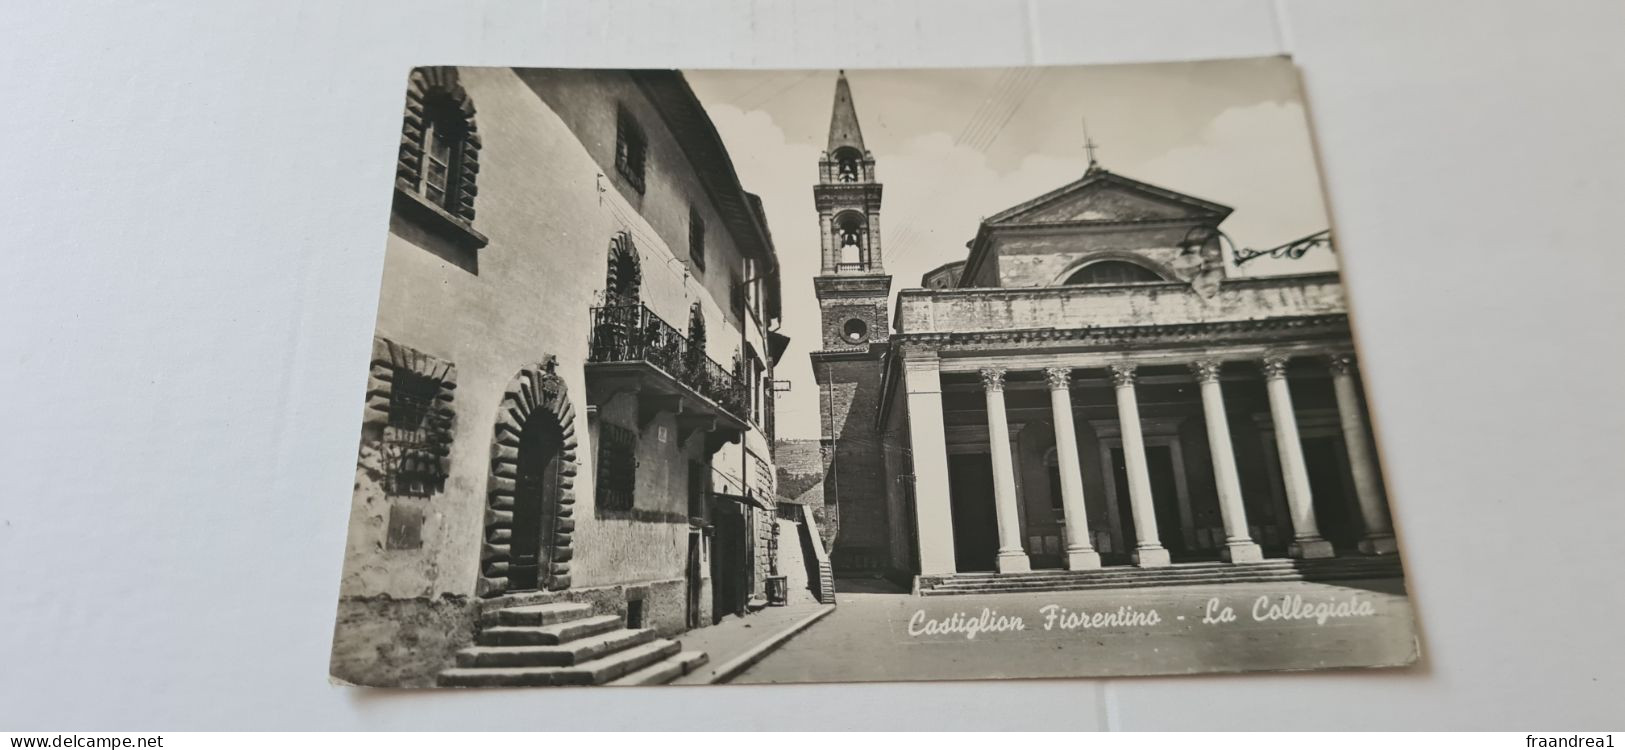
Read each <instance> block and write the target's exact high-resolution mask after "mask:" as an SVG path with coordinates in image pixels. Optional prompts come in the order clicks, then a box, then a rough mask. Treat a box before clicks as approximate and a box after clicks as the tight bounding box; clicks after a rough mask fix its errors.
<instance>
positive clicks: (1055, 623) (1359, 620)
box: [733, 580, 1414, 684]
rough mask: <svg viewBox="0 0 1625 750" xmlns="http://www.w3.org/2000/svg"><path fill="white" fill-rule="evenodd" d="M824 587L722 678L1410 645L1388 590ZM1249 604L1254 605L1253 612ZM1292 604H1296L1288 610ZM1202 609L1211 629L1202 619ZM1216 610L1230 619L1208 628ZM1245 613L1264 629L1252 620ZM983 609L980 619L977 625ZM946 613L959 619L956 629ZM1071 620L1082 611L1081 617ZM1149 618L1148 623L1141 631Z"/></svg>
mask: <svg viewBox="0 0 1625 750" xmlns="http://www.w3.org/2000/svg"><path fill="white" fill-rule="evenodd" d="M836 590H837V591H838V592H839V593H838V599H839V606H838V607H837V608H836V610H835V612H834V614H832V615H830V616H829V617H826V618H824V619H823V620H822V621H820V622H818V623H817V624H815V625H813V626H812V627H810V628H808V629H807V630H806V631H805V632H803V633H801V634H799V635H797V636H796V637H794V638H792V639H791V640H790V641H789V642H787V643H786V644H785V645H784V646H782V647H780V648H779V649H778V650H776V651H774V652H773V653H771V654H769V655H768V656H767V657H766V658H765V659H763V660H762V661H761V662H760V663H758V664H756V665H755V666H753V667H752V668H751V669H749V670H747V671H746V672H744V673H743V674H741V675H740V676H739V677H738V678H736V679H734V680H733V682H734V683H739V684H743V683H773V682H830V681H891V680H952V679H986V678H997V677H1078V676H1112V675H1145V674H1182V673H1192V672H1205V671H1216V672H1223V671H1235V670H1242V669H1246V670H1272V669H1310V668H1329V667H1349V666H1370V665H1381V664H1397V663H1402V662H1404V661H1406V660H1407V657H1408V655H1409V654H1410V652H1411V650H1412V648H1413V645H1412V644H1413V641H1414V636H1413V630H1412V626H1411V605H1410V602H1409V600H1408V599H1407V598H1406V597H1405V595H1404V593H1403V590H1402V589H1401V584H1400V582H1399V581H1397V580H1380V581H1350V582H1340V583H1338V584H1328V583H1304V582H1287V583H1269V584H1231V585H1223V586H1186V587H1168V588H1156V589H1139V590H1108V591H1074V592H1055V593H1033V594H1025V593H1018V594H1010V593H1001V594H989V595H980V596H936V597H917V596H911V595H909V594H908V593H907V592H904V591H901V590H899V589H896V588H893V587H892V586H891V585H890V584H887V583H885V582H883V581H873V580H842V581H840V582H838V583H837V585H836ZM1261 597H1262V598H1264V600H1265V603H1264V604H1259V599H1260V598H1261ZM1293 597H1301V605H1300V607H1299V608H1297V609H1294V608H1293V605H1292V601H1293ZM1214 599H1217V604H1216V605H1215V608H1214V611H1213V617H1212V618H1211V619H1212V620H1215V621H1214V622H1208V623H1204V622H1203V620H1204V616H1205V615H1206V614H1207V610H1208V607H1209V602H1210V600H1214ZM1323 603H1324V604H1326V605H1329V606H1328V607H1327V608H1324V609H1325V614H1326V615H1327V616H1326V617H1325V620H1324V622H1323V623H1321V622H1320V621H1319V618H1318V614H1320V613H1317V612H1316V611H1315V610H1314V609H1313V608H1314V607H1315V606H1316V605H1320V604H1323ZM1339 603H1341V604H1342V605H1343V606H1342V607H1341V608H1339V607H1338V606H1336V605H1338V604H1339ZM1226 606H1228V607H1229V608H1230V609H1231V611H1232V613H1233V614H1234V616H1235V619H1234V620H1233V621H1220V620H1224V618H1223V616H1222V608H1223V607H1226ZM1046 607H1049V609H1045V608H1046ZM1255 607H1256V612H1257V614H1258V616H1260V617H1261V618H1264V619H1262V620H1258V619H1255ZM984 608H985V609H987V610H988V611H989V612H990V614H989V615H987V617H986V618H985V619H981V618H983V610H984ZM1152 612H1155V617H1154V618H1153V617H1152V615H1151V613H1152ZM922 613H923V614H922ZM955 613H962V616H961V617H960V618H958V619H957V620H956V619H954V617H953V616H954V615H955ZM1080 613H1087V615H1086V617H1087V620H1085V619H1084V618H1080V616H1079V615H1080ZM1283 615H1287V616H1292V617H1291V619H1283V617H1282V616H1283ZM1000 618H1003V619H1002V620H1001V619H1000ZM1015 618H1019V619H1020V622H1019V623H1017V622H1015ZM979 619H980V622H981V623H983V624H984V626H983V627H981V628H980V632H975V633H974V637H967V636H968V635H970V633H969V632H968V631H969V630H971V628H972V627H973V626H972V625H968V624H967V623H968V622H969V621H972V620H979ZM1150 619H1155V620H1157V622H1156V623H1155V624H1150V623H1149V622H1148V620H1150ZM1113 620H1119V621H1123V620H1127V621H1130V622H1129V623H1128V624H1117V623H1114V622H1112V621H1113ZM929 623H946V624H947V626H948V629H949V631H950V632H937V631H938V630H939V628H936V627H933V626H931V625H929ZM1018 624H1019V626H1020V628H1019V629H1017V627H1016V626H1017V625H1018ZM1046 625H1048V626H1049V627H1048V628H1046ZM1069 625H1070V627H1068V626H1069ZM1001 627H1002V628H1004V629H1000V628H1001ZM911 630H912V631H913V633H914V634H913V635H911V634H910V632H911ZM925 631H931V632H925Z"/></svg>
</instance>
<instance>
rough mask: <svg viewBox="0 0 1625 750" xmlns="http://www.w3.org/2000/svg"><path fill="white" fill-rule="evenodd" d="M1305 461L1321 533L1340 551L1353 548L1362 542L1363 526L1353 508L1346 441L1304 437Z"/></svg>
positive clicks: (1352, 550)
mask: <svg viewBox="0 0 1625 750" xmlns="http://www.w3.org/2000/svg"><path fill="white" fill-rule="evenodd" d="M1303 462H1304V465H1305V466H1306V467H1307V468H1308V470H1309V493H1310V496H1311V497H1312V498H1313V501H1314V506H1315V525H1316V526H1318V527H1319V528H1320V535H1321V537H1323V538H1324V539H1326V541H1328V542H1331V543H1332V547H1333V548H1334V549H1336V550H1337V551H1338V553H1340V554H1341V553H1345V552H1348V553H1352V552H1354V551H1355V550H1356V549H1357V548H1358V547H1359V544H1360V526H1359V523H1358V520H1357V519H1356V518H1355V515H1356V514H1355V513H1354V512H1353V505H1354V503H1353V498H1354V492H1353V490H1352V489H1351V487H1350V485H1351V484H1352V482H1353V479H1352V476H1351V475H1350V473H1349V469H1348V453H1347V451H1346V450H1345V449H1344V447H1343V441H1342V440H1341V439H1339V438H1336V437H1306V438H1304V439H1303Z"/></svg>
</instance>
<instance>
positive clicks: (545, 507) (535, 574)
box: [508, 411, 564, 591]
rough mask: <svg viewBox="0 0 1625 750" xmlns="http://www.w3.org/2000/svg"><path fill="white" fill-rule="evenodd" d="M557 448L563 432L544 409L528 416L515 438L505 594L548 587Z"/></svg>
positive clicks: (561, 445)
mask: <svg viewBox="0 0 1625 750" xmlns="http://www.w3.org/2000/svg"><path fill="white" fill-rule="evenodd" d="M563 448H564V431H563V430H562V429H561V428H560V427H559V424H558V422H557V421H555V420H553V419H551V418H549V415H548V414H547V413H546V412H545V411H537V412H536V413H534V414H533V415H532V416H531V419H530V420H529V421H528V422H526V424H525V429H524V434H523V435H521V436H520V438H519V460H518V474H517V476H516V477H515V479H514V505H513V532H512V533H513V537H512V539H511V541H510V544H511V545H512V546H511V547H510V548H509V549H510V555H511V558H510V561H509V565H508V590H509V591H525V590H529V589H535V588H543V587H546V586H547V585H548V584H550V583H551V580H549V579H551V577H552V573H551V568H552V565H551V563H552V562H553V553H554V548H555V544H554V532H555V531H556V530H557V526H558V518H559V495H560V486H559V469H560V466H561V463H562V459H563V456H562V453H563Z"/></svg>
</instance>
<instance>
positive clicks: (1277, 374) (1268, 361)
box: [1263, 354, 1289, 380]
mask: <svg viewBox="0 0 1625 750" xmlns="http://www.w3.org/2000/svg"><path fill="white" fill-rule="evenodd" d="M1288 361H1289V358H1288V357H1287V356H1286V355H1285V354H1266V355H1264V364H1263V369H1264V379H1265V380H1282V379H1285V378H1286V365H1287V362H1288Z"/></svg>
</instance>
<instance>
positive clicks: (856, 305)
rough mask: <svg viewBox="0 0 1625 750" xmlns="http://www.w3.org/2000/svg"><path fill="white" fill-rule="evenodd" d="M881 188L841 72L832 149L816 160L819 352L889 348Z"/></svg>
mask: <svg viewBox="0 0 1625 750" xmlns="http://www.w3.org/2000/svg"><path fill="white" fill-rule="evenodd" d="M880 192H881V186H880V183H879V182H877V181H876V180H875V157H874V154H871V153H869V150H868V149H866V148H864V147H863V129H862V128H860V127H859V126H858V112H857V108H856V107H854V106H853V103H852V87H851V86H850V85H849V84H848V83H847V82H846V71H841V73H840V77H839V78H837V79H836V80H835V105H834V107H833V109H832V111H831V113H830V118H829V147H828V148H827V149H826V150H825V151H824V153H823V155H822V157H821V158H820V159H819V160H818V184H817V185H814V186H813V203H814V204H815V205H816V206H817V207H818V226H819V230H820V232H821V234H822V243H821V247H822V248H823V257H822V261H823V262H822V264H821V266H820V271H819V275H818V277H817V278H816V279H814V280H813V284H814V287H815V288H816V290H817V292H818V304H819V308H820V309H821V312H822V315H823V324H824V326H823V328H824V336H823V343H824V349H826V350H832V349H850V348H852V347H860V346H861V347H865V348H867V347H868V345H869V344H871V343H883V342H885V341H886V334H887V331H888V330H889V329H890V327H891V326H889V325H888V324H887V310H886V302H887V298H888V297H889V296H890V294H891V277H890V276H888V275H886V270H885V263H884V260H883V258H882V256H881V252H880Z"/></svg>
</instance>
